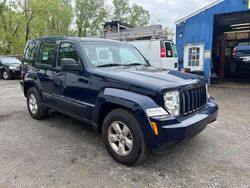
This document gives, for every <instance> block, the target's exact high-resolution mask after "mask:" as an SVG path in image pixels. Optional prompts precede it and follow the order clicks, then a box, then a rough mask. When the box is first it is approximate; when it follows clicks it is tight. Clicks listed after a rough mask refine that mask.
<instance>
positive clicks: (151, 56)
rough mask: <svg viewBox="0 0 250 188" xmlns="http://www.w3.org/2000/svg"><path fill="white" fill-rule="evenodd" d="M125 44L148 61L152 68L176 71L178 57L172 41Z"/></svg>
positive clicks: (143, 41)
mask: <svg viewBox="0 0 250 188" xmlns="http://www.w3.org/2000/svg"><path fill="white" fill-rule="evenodd" d="M127 42H128V43H129V44H132V45H133V46H135V47H136V48H137V49H138V50H139V51H140V52H141V53H142V54H143V55H144V56H145V58H146V59H148V60H149V63H150V64H151V65H152V66H154V67H157V68H166V69H171V70H178V55H177V50H176V46H175V44H174V43H173V41H170V40H164V39H151V40H134V41H127Z"/></svg>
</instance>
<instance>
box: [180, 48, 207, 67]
mask: <svg viewBox="0 0 250 188" xmlns="http://www.w3.org/2000/svg"><path fill="white" fill-rule="evenodd" d="M184 68H190V69H191V71H197V70H199V71H203V70H204V45H187V46H185V48H184Z"/></svg>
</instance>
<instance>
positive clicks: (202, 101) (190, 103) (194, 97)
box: [180, 85, 207, 115]
mask: <svg viewBox="0 0 250 188" xmlns="http://www.w3.org/2000/svg"><path fill="white" fill-rule="evenodd" d="M206 103H207V93H206V86H205V85H204V86H201V87H196V88H192V89H187V90H183V91H181V109H180V114H181V115H186V114H190V113H192V112H195V111H197V110H199V109H201V108H202V107H204V106H205V105H206Z"/></svg>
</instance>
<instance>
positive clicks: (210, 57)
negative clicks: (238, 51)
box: [176, 0, 250, 79]
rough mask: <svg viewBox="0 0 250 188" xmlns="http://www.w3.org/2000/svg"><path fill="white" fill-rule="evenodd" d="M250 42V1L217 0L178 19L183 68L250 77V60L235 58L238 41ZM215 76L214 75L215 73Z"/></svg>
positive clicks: (179, 49) (178, 40)
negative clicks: (247, 61) (246, 61)
mask: <svg viewBox="0 0 250 188" xmlns="http://www.w3.org/2000/svg"><path fill="white" fill-rule="evenodd" d="M243 41H244V42H245V41H248V42H250V0H217V1H215V2H214V3H212V4H210V5H208V6H206V7H204V8H202V9H200V10H198V11H196V12H194V13H192V14H191V15H189V16H186V17H185V18H183V19H181V20H178V21H177V22H176V45H177V49H178V53H179V64H180V67H181V68H188V69H191V71H195V70H198V71H200V70H201V71H204V73H205V75H206V77H207V78H208V79H210V78H211V73H216V74H217V75H219V77H220V78H225V77H226V78H243V77H244V78H247V77H248V79H249V78H250V63H237V62H235V61H234V60H233V56H232V54H233V50H234V48H235V46H236V45H237V44H238V42H243ZM213 75H214V74H213Z"/></svg>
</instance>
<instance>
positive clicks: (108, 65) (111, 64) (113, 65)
mask: <svg viewBox="0 0 250 188" xmlns="http://www.w3.org/2000/svg"><path fill="white" fill-rule="evenodd" d="M115 66H122V65H121V64H115V63H109V64H104V65H98V66H97V67H115Z"/></svg>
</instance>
